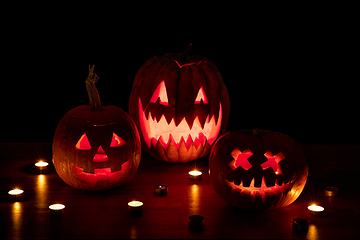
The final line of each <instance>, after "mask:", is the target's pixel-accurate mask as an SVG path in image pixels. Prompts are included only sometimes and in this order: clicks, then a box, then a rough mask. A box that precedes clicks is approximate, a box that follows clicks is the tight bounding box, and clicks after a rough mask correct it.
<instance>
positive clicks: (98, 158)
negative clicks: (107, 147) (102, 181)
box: [92, 145, 109, 162]
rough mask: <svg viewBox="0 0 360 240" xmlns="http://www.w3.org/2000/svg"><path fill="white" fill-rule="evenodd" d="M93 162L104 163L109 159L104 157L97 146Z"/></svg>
mask: <svg viewBox="0 0 360 240" xmlns="http://www.w3.org/2000/svg"><path fill="white" fill-rule="evenodd" d="M92 161H93V162H106V161H109V157H108V156H107V155H106V153H105V151H104V149H103V148H102V147H101V145H100V146H99V148H98V150H97V151H96V154H95V156H94V158H93V160H92Z"/></svg>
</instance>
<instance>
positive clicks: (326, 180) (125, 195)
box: [0, 143, 360, 239]
mask: <svg viewBox="0 0 360 240" xmlns="http://www.w3.org/2000/svg"><path fill="white" fill-rule="evenodd" d="M302 146H303V149H304V152H305V154H306V156H307V159H308V164H309V170H310V173H309V178H308V182H307V184H306V186H305V189H304V191H303V193H302V194H301V195H300V197H299V199H298V200H296V201H295V202H294V203H293V204H292V205H290V206H288V207H285V208H280V209H276V210H268V211H264V212H248V211H244V210H240V209H236V208H234V207H231V206H229V205H228V204H227V203H225V202H224V201H223V200H222V199H221V198H220V197H219V196H218V195H217V194H216V193H215V191H214V189H213V188H212V186H211V183H210V180H209V175H208V169H209V166H208V159H207V157H206V158H203V159H199V160H196V161H193V162H190V163H187V164H171V163H165V162H162V161H159V160H155V159H154V158H152V157H151V156H150V155H148V154H147V153H145V152H143V155H142V159H141V163H140V167H139V169H138V171H137V173H136V174H135V176H134V177H133V179H132V180H131V181H130V182H128V183H126V184H124V185H122V186H120V187H118V188H115V189H112V190H108V191H103V192H85V191H81V190H77V189H74V188H72V187H70V186H68V185H67V184H65V183H64V182H63V181H62V180H61V179H60V178H59V177H58V175H57V174H56V172H55V171H54V169H53V166H52V165H50V166H49V172H48V173H46V174H39V173H38V172H37V171H36V170H37V169H36V167H35V166H34V163H35V162H36V161H37V160H38V159H39V158H43V159H46V160H47V161H49V162H50V161H51V144H50V143H0V224H1V231H0V239H52V238H55V239H56V238H59V239H68V238H71V239H81V238H85V239H91V238H95V239H111V238H153V239H162V238H167V239H168V238H181V239H183V238H191V239H196V238H217V239H226V238H236V239H243V238H245V239H252V238H265V239H305V238H308V239H334V238H335V239H360V230H359V229H360V161H359V156H360V146H359V145H302ZM195 167H196V168H197V169H200V170H201V171H202V172H203V178H202V180H200V181H193V180H190V179H189V178H188V172H189V171H190V170H193V169H194V168H195ZM157 184H166V185H167V186H168V188H169V191H168V194H167V195H165V196H156V195H154V194H153V187H154V185H157ZM15 186H19V187H21V188H22V189H23V190H24V191H25V192H24V194H23V198H22V199H21V200H20V201H19V202H15V201H13V199H12V198H11V197H10V196H9V195H8V193H7V192H8V191H9V190H11V189H12V188H13V187H15ZM327 186H335V187H338V188H339V195H338V196H337V197H334V198H329V197H325V196H324V195H323V189H324V187H327ZM131 200H140V201H142V202H143V203H144V206H143V211H142V214H141V215H139V216H134V215H132V214H131V213H130V212H129V211H128V207H127V203H128V202H129V201H131ZM314 201H315V202H318V203H320V204H321V205H322V206H324V207H325V210H326V215H325V216H323V217H316V216H311V215H309V213H308V210H307V206H308V205H309V204H310V203H312V202H314ZM58 202H59V203H63V204H65V206H66V207H65V212H64V214H63V215H62V216H59V217H50V214H49V209H48V206H49V205H50V204H53V203H58ZM193 214H200V215H202V216H204V217H205V220H204V223H205V224H204V228H203V229H202V230H198V231H196V230H193V229H191V228H189V224H188V217H189V216H190V215H193ZM294 218H306V219H308V220H309V222H310V225H309V230H308V232H307V233H305V234H300V235H299V234H296V233H294V232H293V231H292V220H293V219H294Z"/></svg>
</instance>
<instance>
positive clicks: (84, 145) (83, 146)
mask: <svg viewBox="0 0 360 240" xmlns="http://www.w3.org/2000/svg"><path fill="white" fill-rule="evenodd" d="M75 149H78V150H90V149H91V145H90V142H89V139H88V138H87V136H86V134H85V133H84V134H83V135H82V136H81V137H80V139H79V141H78V142H77V143H76V145H75Z"/></svg>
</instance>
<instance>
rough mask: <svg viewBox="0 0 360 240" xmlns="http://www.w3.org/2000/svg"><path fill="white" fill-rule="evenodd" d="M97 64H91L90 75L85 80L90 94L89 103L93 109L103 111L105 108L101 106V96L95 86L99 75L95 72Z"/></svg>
mask: <svg viewBox="0 0 360 240" xmlns="http://www.w3.org/2000/svg"><path fill="white" fill-rule="evenodd" d="M94 68H95V65H93V66H92V67H90V65H89V75H88V77H87V78H86V80H85V83H86V90H87V93H88V96H89V105H90V109H91V111H101V110H103V108H102V107H101V102H100V96H99V93H98V91H97V89H96V87H95V83H96V82H97V81H98V79H99V77H98V76H97V75H96V73H94Z"/></svg>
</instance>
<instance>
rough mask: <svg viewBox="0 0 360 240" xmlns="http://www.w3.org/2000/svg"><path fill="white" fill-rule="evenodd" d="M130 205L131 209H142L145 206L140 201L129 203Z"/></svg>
mask: <svg viewBox="0 0 360 240" xmlns="http://www.w3.org/2000/svg"><path fill="white" fill-rule="evenodd" d="M128 205H129V206H130V207H141V206H142V205H144V204H143V203H142V202H140V201H131V202H128Z"/></svg>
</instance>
